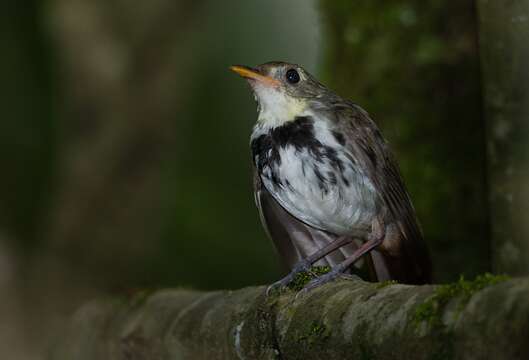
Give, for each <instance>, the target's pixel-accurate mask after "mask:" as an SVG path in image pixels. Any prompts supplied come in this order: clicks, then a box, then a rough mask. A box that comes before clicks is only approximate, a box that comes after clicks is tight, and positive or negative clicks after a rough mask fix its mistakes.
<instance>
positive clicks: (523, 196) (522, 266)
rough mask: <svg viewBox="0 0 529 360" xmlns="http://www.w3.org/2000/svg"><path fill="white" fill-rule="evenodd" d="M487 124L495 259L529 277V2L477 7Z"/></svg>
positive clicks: (505, 268)
mask: <svg viewBox="0 0 529 360" xmlns="http://www.w3.org/2000/svg"><path fill="white" fill-rule="evenodd" d="M477 4H478V10H479V19H480V51H481V64H482V77H483V84H484V99H485V117H486V120H487V156H488V158H487V160H488V174H489V182H490V190H489V202H490V218H491V224H492V244H493V246H492V250H493V251H492V258H493V267H494V270H495V271H497V272H506V273H509V274H513V275H520V274H528V273H529V261H528V259H529V66H528V64H529V1H527V0H517V1H484V0H479V1H478V2H477Z"/></svg>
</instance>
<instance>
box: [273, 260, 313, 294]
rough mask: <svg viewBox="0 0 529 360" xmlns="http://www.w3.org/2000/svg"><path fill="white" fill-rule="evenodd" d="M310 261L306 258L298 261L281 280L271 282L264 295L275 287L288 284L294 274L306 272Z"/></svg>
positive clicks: (294, 276)
mask: <svg viewBox="0 0 529 360" xmlns="http://www.w3.org/2000/svg"><path fill="white" fill-rule="evenodd" d="M310 266H311V264H310V262H308V261H307V260H306V259H303V260H301V261H299V262H298V263H297V264H296V265H294V267H293V268H292V271H290V273H289V274H288V275H287V276H285V277H284V278H282V279H281V280H278V281H276V282H275V283H273V284H271V285H270V286H268V287H267V288H266V296H268V295H270V293H271V292H272V291H274V290H276V289H281V288H284V287H286V286H287V285H288V284H290V283H291V282H292V281H293V280H294V279H295V278H296V275H297V274H299V273H301V272H308V271H310Z"/></svg>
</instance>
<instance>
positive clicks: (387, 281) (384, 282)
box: [375, 280, 399, 289]
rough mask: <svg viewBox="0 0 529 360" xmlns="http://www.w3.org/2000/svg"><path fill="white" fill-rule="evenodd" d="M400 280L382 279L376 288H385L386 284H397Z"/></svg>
mask: <svg viewBox="0 0 529 360" xmlns="http://www.w3.org/2000/svg"><path fill="white" fill-rule="evenodd" d="M398 283H399V282H398V281H397V280H386V281H382V282H379V283H377V284H376V285H375V289H383V288H385V287H386V286H391V285H395V284H398Z"/></svg>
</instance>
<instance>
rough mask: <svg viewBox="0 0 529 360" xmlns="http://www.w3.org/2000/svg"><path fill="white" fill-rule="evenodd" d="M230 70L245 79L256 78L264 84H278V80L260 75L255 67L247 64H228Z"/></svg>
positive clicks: (274, 85)
mask: <svg viewBox="0 0 529 360" xmlns="http://www.w3.org/2000/svg"><path fill="white" fill-rule="evenodd" d="M230 70H232V71H234V72H236V73H237V74H239V75H240V76H242V77H243V78H245V79H250V80H256V81H258V82H260V83H262V84H264V85H268V86H273V87H277V86H279V84H280V81H279V80H276V79H274V78H272V77H270V76H265V75H262V74H260V73H259V72H258V71H257V70H256V69H252V68H250V67H248V66H242V65H233V66H230Z"/></svg>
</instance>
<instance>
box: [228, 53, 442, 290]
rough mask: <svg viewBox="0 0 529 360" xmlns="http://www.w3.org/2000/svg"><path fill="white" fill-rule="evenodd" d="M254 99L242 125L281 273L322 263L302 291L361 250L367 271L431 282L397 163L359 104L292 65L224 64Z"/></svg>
mask: <svg viewBox="0 0 529 360" xmlns="http://www.w3.org/2000/svg"><path fill="white" fill-rule="evenodd" d="M231 70H233V71H235V72H236V73H238V74H239V75H241V76H242V77H244V78H246V80H248V82H249V84H250V85H251V88H252V90H253V93H254V96H255V99H256V101H257V104H258V118H257V122H256V124H255V126H254V128H253V132H252V135H251V151H252V158H253V163H254V169H255V176H254V190H255V200H256V204H257V207H258V209H259V213H260V215H261V221H262V223H263V226H264V227H265V229H266V231H267V233H268V235H269V237H270V238H271V239H272V241H273V243H274V244H275V247H276V248H277V250H278V252H279V254H280V256H281V258H282V260H283V262H284V263H285V264H286V266H287V267H288V268H289V270H291V271H290V273H289V274H288V275H287V276H286V277H284V278H283V279H281V280H279V281H278V282H276V283H274V284H272V285H271V286H270V287H269V290H270V289H272V288H275V287H280V286H285V285H287V284H288V283H289V282H290V281H291V280H292V279H293V278H294V276H295V275H296V274H297V273H299V272H301V271H308V270H309V269H310V267H311V266H312V265H313V264H317V265H328V266H330V267H331V271H330V272H328V273H327V274H324V275H321V276H319V277H318V278H316V279H314V280H312V281H311V282H310V283H309V284H308V285H306V287H305V289H304V290H305V291H307V290H309V289H311V288H314V287H316V286H319V285H321V284H323V283H326V282H328V281H330V280H333V279H334V278H336V277H338V276H340V275H341V274H342V273H344V272H347V271H349V269H350V267H351V266H352V265H357V264H358V263H359V260H361V258H362V257H363V256H364V255H365V257H364V258H365V259H364V260H368V261H367V262H368V264H369V265H370V268H371V270H372V271H371V276H370V280H373V281H384V280H397V281H399V282H402V283H409V284H423V283H429V282H431V272H432V271H431V262H430V256H429V252H428V249H427V247H426V245H425V242H424V240H423V237H422V233H421V230H420V227H419V225H418V222H417V218H416V216H415V210H414V208H413V205H412V203H411V200H410V197H409V195H408V192H407V190H406V188H405V186H404V183H403V180H402V177H401V175H400V172H399V168H398V166H397V163H396V162H395V160H394V157H393V155H392V153H391V151H390V149H389V147H388V144H387V142H386V141H385V140H384V138H383V137H382V135H381V133H380V130H379V129H378V127H377V125H376V124H375V123H374V122H373V121H372V120H371V118H370V117H369V115H368V113H367V112H366V111H365V110H363V109H362V108H361V107H360V106H358V105H356V104H354V103H353V102H351V101H349V100H345V99H343V98H341V97H340V96H338V95H336V94H335V93H334V92H332V91H331V90H329V89H328V88H326V87H325V86H324V85H322V84H321V83H319V82H318V81H317V80H316V79H315V78H314V77H313V76H312V75H310V74H309V73H308V72H307V71H305V70H304V69H303V68H302V67H301V66H299V65H295V64H289V63H285V62H268V63H265V64H262V65H259V66H257V67H256V68H250V67H246V66H239V65H236V66H232V67H231Z"/></svg>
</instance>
